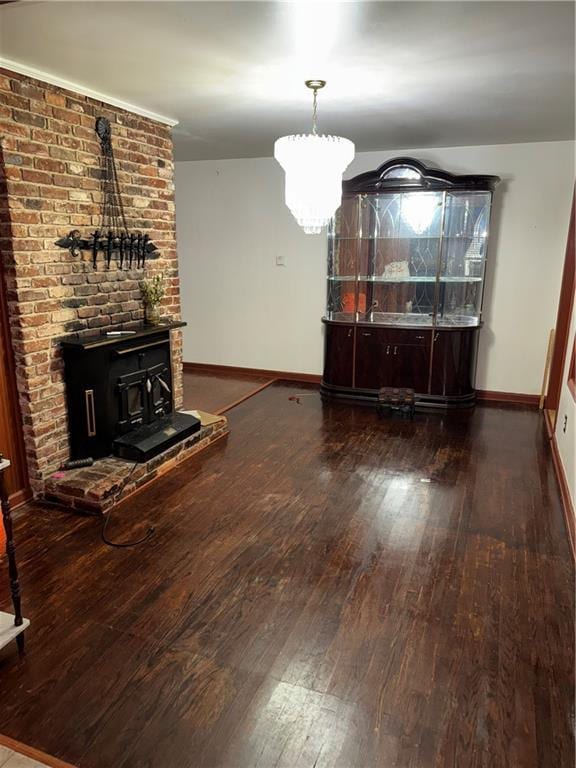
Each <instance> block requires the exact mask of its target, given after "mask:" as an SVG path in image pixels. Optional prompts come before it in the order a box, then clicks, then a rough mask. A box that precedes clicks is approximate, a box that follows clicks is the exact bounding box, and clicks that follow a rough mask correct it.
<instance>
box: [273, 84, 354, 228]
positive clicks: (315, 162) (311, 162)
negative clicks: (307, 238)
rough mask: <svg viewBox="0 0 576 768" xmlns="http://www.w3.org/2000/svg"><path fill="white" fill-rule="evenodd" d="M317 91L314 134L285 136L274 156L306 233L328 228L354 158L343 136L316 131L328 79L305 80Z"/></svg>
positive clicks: (289, 203)
mask: <svg viewBox="0 0 576 768" xmlns="http://www.w3.org/2000/svg"><path fill="white" fill-rule="evenodd" d="M305 85H306V87H307V88H310V89H311V90H312V91H313V92H314V97H313V108H312V133H308V134H298V135H295V136H283V137H282V138H280V139H277V140H276V142H275V143H274V157H275V158H276V160H277V161H278V162H279V163H280V165H281V166H282V168H283V169H284V172H285V175H286V192H285V194H286V205H287V206H288V208H289V209H290V211H291V212H292V215H293V216H294V218H295V219H296V221H297V222H298V224H299V225H300V226H301V227H302V229H303V230H304V232H306V234H318V233H319V232H320V231H321V229H322V227H324V226H326V224H328V222H329V221H330V219H331V218H332V216H333V215H334V212H335V210H336V209H337V208H338V206H339V205H340V200H341V197H342V174H343V173H344V171H345V170H346V168H347V167H348V165H349V164H350V163H351V162H352V160H353V159H354V144H353V142H351V141H350V140H349V139H344V138H342V137H341V136H324V135H323V134H320V135H319V134H318V132H317V116H318V104H317V93H318V91H319V90H320V89H321V88H324V86H325V85H326V81H325V80H306V82H305Z"/></svg>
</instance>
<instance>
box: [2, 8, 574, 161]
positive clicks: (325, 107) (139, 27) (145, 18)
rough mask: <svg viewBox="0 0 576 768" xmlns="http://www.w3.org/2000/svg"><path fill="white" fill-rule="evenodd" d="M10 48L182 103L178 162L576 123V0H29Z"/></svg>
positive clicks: (56, 69) (524, 133) (175, 105)
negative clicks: (321, 86)
mask: <svg viewBox="0 0 576 768" xmlns="http://www.w3.org/2000/svg"><path fill="white" fill-rule="evenodd" d="M0 56H2V57H4V58H6V59H12V60H15V61H18V62H20V63H22V64H25V65H28V66H30V67H34V68H36V69H39V70H42V71H45V72H47V73H50V74H52V75H55V76H59V77H62V78H66V79H67V80H70V81H73V82H75V83H78V84H81V85H83V86H85V87H88V88H91V89H93V90H96V91H100V92H102V93H105V94H108V95H109V96H112V97H116V98H118V99H122V100H124V101H127V102H129V103H132V104H136V105H139V106H141V107H144V108H147V109H149V110H153V111H155V112H158V113H161V114H163V115H167V116H170V117H173V118H175V119H177V120H178V121H179V125H178V126H177V127H176V128H175V130H174V138H175V148H176V149H175V151H176V157H177V159H180V160H196V159H208V158H231V157H257V156H270V155H271V154H272V147H273V143H274V140H275V139H276V138H277V137H278V136H281V135H284V134H286V133H298V132H308V130H309V128H310V112H311V99H310V93H309V92H308V91H307V90H306V89H305V88H304V85H303V81H304V80H305V79H306V78H318V77H319V78H324V79H325V80H327V81H328V85H327V87H326V89H325V90H324V91H323V92H321V93H320V94H319V128H320V130H321V131H322V132H325V133H333V134H339V135H343V136H346V137H348V138H350V139H352V140H353V141H354V142H355V143H356V147H357V150H370V149H393V148H397V147H410V146H413V147H416V146H417V147H425V146H456V145H467V144H471V145H473V144H500V143H515V142H523V141H552V140H559V139H569V138H573V136H574V4H573V3H572V2H343V3H333V2H324V3H313V2H306V1H305V0H304V1H303V2H292V3H290V2H281V3H271V2H103V1H102V0H100V2H27V3H14V4H8V5H2V6H1V7H0Z"/></svg>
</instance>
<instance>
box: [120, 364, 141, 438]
mask: <svg viewBox="0 0 576 768" xmlns="http://www.w3.org/2000/svg"><path fill="white" fill-rule="evenodd" d="M147 381H148V371H134V372H133V373H127V374H125V375H124V376H121V377H120V379H119V381H118V390H117V391H118V398H119V409H120V413H119V418H118V422H117V427H116V428H117V432H118V433H119V434H121V435H124V434H126V432H131V431H132V430H133V429H137V428H138V427H140V426H142V424H144V423H146V422H147V421H148V391H147Z"/></svg>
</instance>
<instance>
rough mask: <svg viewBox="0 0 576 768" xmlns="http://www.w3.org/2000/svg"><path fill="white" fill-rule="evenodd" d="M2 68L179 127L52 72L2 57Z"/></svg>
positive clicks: (0, 57)
mask: <svg viewBox="0 0 576 768" xmlns="http://www.w3.org/2000/svg"><path fill="white" fill-rule="evenodd" d="M0 67H2V68H3V69H8V70H10V71H12V72H16V73H18V74H19V75H25V76H26V77H31V78H33V79H34V80H40V81H41V82H43V83H49V84H50V85H56V86H57V87H58V88H64V89H65V90H67V91H72V92H73V93H80V94H81V95H82V96H88V97H89V98H90V99H95V100H96V101H103V102H104V103H105V104H110V106H112V107H118V108H119V109H125V110H126V111H127V112H133V113H134V114H136V115H141V116H142V117H147V118H148V119H150V120H156V122H158V123H164V125H169V126H170V127H171V128H173V127H174V126H175V125H178V120H174V118H172V117H166V115H159V114H158V113H157V112H151V111H150V110H149V109H144V107H138V106H136V105H135V104H129V103H128V102H127V101H122V99H117V98H115V97H114V96H108V95H107V94H105V93H100V92H99V91H93V90H92V89H91V88H87V87H86V86H85V85H80V83H73V82H72V81H71V80H66V79H64V78H63V77H58V75H53V74H51V73H50V72H44V70H41V69H34V67H29V66H27V65H26V64H22V63H20V62H19V61H12V60H11V59H5V58H3V57H2V56H0Z"/></svg>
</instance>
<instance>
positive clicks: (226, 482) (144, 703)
mask: <svg viewBox="0 0 576 768" xmlns="http://www.w3.org/2000/svg"><path fill="white" fill-rule="evenodd" d="M304 389H305V387H304V386H294V385H291V386H286V385H281V384H275V385H273V386H271V387H268V388H267V389H265V390H263V391H262V392H261V393H259V394H257V395H255V396H254V397H252V398H250V399H249V400H246V401H245V402H244V403H242V404H241V405H239V406H238V407H237V408H234V409H233V410H232V411H230V412H229V413H228V417H229V419H230V426H231V434H230V436H229V438H228V440H227V442H225V443H224V442H221V443H218V444H216V445H215V446H213V447H212V448H210V449H208V450H207V451H206V452H205V453H203V454H200V456H198V457H194V459H193V460H191V461H190V462H188V463H187V464H185V465H182V466H181V467H180V468H179V469H177V470H176V471H174V472H173V473H171V474H169V475H167V476H165V477H163V478H162V479H160V480H159V481H158V482H157V483H156V484H155V485H153V486H152V487H151V488H150V489H149V490H146V491H144V492H143V493H142V494H141V495H140V496H138V497H135V498H134V499H129V500H128V501H127V502H126V503H125V504H124V506H122V507H120V508H119V509H118V510H117V512H116V513H115V518H114V519H113V521H112V524H111V525H110V530H109V534H110V535H114V536H119V537H120V536H122V537H124V536H134V535H136V534H137V533H138V532H140V530H141V528H142V527H144V526H145V525H147V524H148V521H153V522H154V524H155V526H156V533H155V535H154V537H153V538H152V540H151V542H150V543H149V544H148V545H144V546H141V547H138V548H136V549H131V550H114V549H109V548H107V547H105V546H104V545H102V544H101V542H100V540H99V537H98V523H97V521H96V520H93V519H89V518H79V517H73V516H71V515H68V514H66V513H64V512H59V511H56V510H54V509H43V508H42V507H37V508H35V509H30V510H29V511H28V512H26V513H25V514H20V515H19V517H18V520H17V525H16V535H17V543H18V555H19V564H20V569H21V577H22V582H23V599H24V607H25V613H26V615H27V616H29V617H30V618H31V619H32V626H31V628H30V630H29V632H28V635H27V648H28V652H27V656H26V658H25V660H24V661H19V660H18V658H17V656H16V654H15V653H14V652H13V650H11V649H4V650H3V651H2V653H1V655H0V687H1V691H2V693H1V698H2V704H1V707H0V732H1V733H4V734H7V735H8V736H11V737H13V738H16V739H19V740H20V741H23V742H26V743H28V744H31V745H33V746H35V747H37V748H39V749H42V750H44V751H45V752H48V753H50V754H53V755H56V756H58V757H60V758H62V759H64V760H66V761H68V762H70V763H73V764H76V765H79V766H81V768H112V767H114V768H224V767H225V768H248V766H250V767H251V768H278V767H279V766H282V767H283V768H373V767H374V768H376V767H378V768H401V767H402V768H408V767H410V768H571V767H572V766H573V755H574V752H573V748H574V743H573V737H572V728H571V722H572V721H571V709H572V700H573V672H574V661H573V658H574V643H573V626H574V624H573V618H574V617H573V610H574V609H573V568H572V561H571V557H570V552H569V547H568V543H567V536H566V532H565V530H564V525H563V520H562V513H561V509H560V501H559V494H558V488H557V486H556V481H555V477H554V471H553V468H552V460H551V456H550V454H549V453H548V449H547V446H546V438H545V430H544V425H543V422H542V419H541V417H540V416H539V415H538V413H536V412H534V411H524V410H519V409H513V408H495V407H485V406H482V407H477V408H476V409H475V410H474V411H470V412H461V413H457V414H454V415H450V416H443V415H441V414H432V415H421V414H419V415H417V417H416V419H415V421H414V422H409V421H401V420H389V419H383V420H381V421H379V420H378V419H377V417H376V415H375V413H374V411H372V410H370V409H363V408H352V407H348V406H345V405H337V404H330V405H323V404H322V403H321V401H320V399H319V397H318V395H317V394H316V393H315V390H313V389H308V390H307V391H308V392H309V393H312V394H310V395H309V396H306V397H301V398H300V402H299V403H298V402H296V401H295V400H289V399H288V398H289V396H291V395H294V394H295V393H298V392H302V391H303V390H304ZM5 581H6V580H4V581H2V582H1V583H0V589H1V593H0V607H3V606H4V607H7V606H8V604H9V601H8V590H7V585H6V584H5V583H4V582H5Z"/></svg>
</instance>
